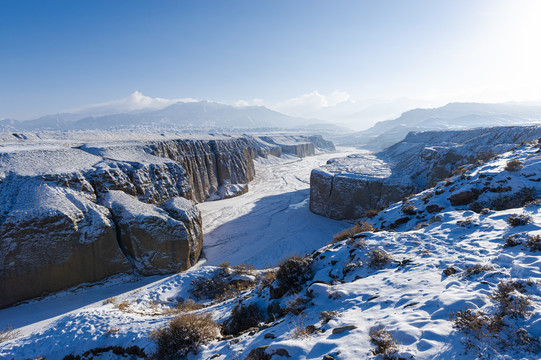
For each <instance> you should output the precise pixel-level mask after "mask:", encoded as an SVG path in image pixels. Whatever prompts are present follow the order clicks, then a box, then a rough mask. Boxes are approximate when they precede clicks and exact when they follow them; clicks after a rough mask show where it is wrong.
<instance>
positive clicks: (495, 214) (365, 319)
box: [0, 143, 541, 360]
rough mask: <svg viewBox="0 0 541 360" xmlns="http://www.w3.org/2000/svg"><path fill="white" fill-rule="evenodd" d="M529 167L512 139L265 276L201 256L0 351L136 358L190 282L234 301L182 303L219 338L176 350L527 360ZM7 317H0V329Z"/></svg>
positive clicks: (532, 307) (530, 335) (538, 285)
mask: <svg viewBox="0 0 541 360" xmlns="http://www.w3.org/2000/svg"><path fill="white" fill-rule="evenodd" d="M540 174H541V156H540V147H539V145H538V144H537V143H531V144H525V145H522V146H520V147H517V148H516V149H514V150H512V151H509V152H506V153H504V154H502V155H501V156H498V157H497V158H495V159H492V160H489V161H487V162H485V163H484V164H482V165H480V166H477V167H472V168H471V169H469V170H466V171H464V172H463V173H460V174H456V175H454V176H452V177H451V178H450V179H449V180H448V181H447V182H444V183H443V182H442V183H440V184H437V185H436V187H434V188H433V189H430V190H427V191H425V192H423V193H420V194H417V195H414V196H412V197H411V198H410V199H409V200H408V201H406V202H401V203H396V204H394V205H392V206H391V207H389V208H388V209H387V210H384V211H382V212H380V213H379V214H377V215H376V216H375V218H374V219H373V221H374V224H375V227H376V228H378V227H380V226H381V227H383V228H384V229H383V230H379V231H372V229H371V228H370V227H369V226H364V227H358V228H357V229H356V230H352V231H351V232H350V233H348V234H344V235H343V236H341V237H340V238H336V239H335V240H334V241H332V242H331V243H329V245H327V246H324V247H322V248H320V249H318V250H316V251H314V252H312V253H311V254H310V255H307V256H305V257H304V258H297V259H293V260H291V261H290V262H288V264H289V265H290V266H289V267H285V266H283V265H282V266H280V268H279V270H278V272H277V273H276V277H277V278H276V280H274V281H273V277H272V276H271V275H269V273H270V270H263V271H257V270H252V269H250V268H249V267H246V266H245V267H231V266H229V265H227V264H223V265H221V266H220V267H212V266H204V264H202V266H198V267H196V268H193V269H192V270H189V271H188V272H186V273H183V274H177V275H174V276H172V277H167V278H163V279H161V280H158V281H157V282H155V283H152V284H149V285H146V286H143V287H140V288H138V289H137V290H134V291H126V292H124V293H121V294H118V295H117V296H115V297H114V298H111V299H109V300H108V301H105V302H103V303H101V302H97V303H94V304H92V305H90V306H88V307H87V308H82V309H78V310H76V311H72V312H70V313H69V314H66V315H64V316H61V317H59V318H57V319H55V320H54V321H52V322H49V323H48V325H46V326H39V325H34V327H33V329H35V331H36V332H34V333H31V334H28V333H25V334H24V335H22V336H20V337H18V338H15V339H13V340H9V341H6V342H4V343H2V344H0V357H3V358H7V359H10V358H23V359H24V358H29V357H30V358H35V357H37V356H43V357H45V358H46V359H62V358H63V357H64V356H65V355H68V354H72V355H73V356H74V357H75V356H77V355H79V356H81V358H84V359H88V358H90V356H92V353H91V352H88V351H89V350H91V349H94V352H95V353H96V354H101V357H98V358H102V359H104V358H105V359H117V358H121V357H120V356H119V355H114V349H113V348H111V347H112V346H119V347H123V349H121V348H116V350H115V351H117V353H121V352H122V351H124V352H127V351H128V350H130V351H131V352H132V353H134V354H135V353H137V354H138V355H133V357H132V358H144V357H146V356H148V355H150V354H152V353H153V352H154V351H155V350H156V343H155V342H153V341H152V339H151V338H150V337H149V333H150V332H151V330H154V329H157V328H159V327H162V326H165V325H166V324H167V323H168V322H169V321H170V320H171V319H173V318H174V317H175V316H177V314H172V313H171V312H176V311H180V310H173V309H175V306H176V304H178V303H179V300H180V299H187V298H196V297H197V296H201V294H203V296H202V297H203V298H204V297H205V296H204V295H205V294H207V295H208V294H210V291H208V290H209V289H211V288H208V287H207V288H205V289H207V290H206V291H207V292H203V293H201V289H202V288H201V286H200V285H201V284H208V283H206V282H204V281H202V280H201V279H215V280H217V279H222V280H223V281H225V282H226V283H229V282H235V281H236V284H240V283H239V281H241V279H242V281H245V283H244V285H245V288H246V290H242V291H241V293H240V294H239V295H238V296H237V297H234V298H231V299H229V300H227V299H226V300H224V299H223V298H217V299H216V300H212V299H203V298H202V299H200V300H197V302H198V303H200V304H205V306H206V307H204V308H200V309H197V310H192V309H193V307H192V308H184V309H185V310H187V311H189V312H191V313H196V314H203V313H208V314H212V317H213V318H214V320H216V321H218V322H220V323H223V324H224V326H225V329H224V331H225V332H230V333H232V334H231V335H226V336H223V337H219V338H217V339H215V340H213V341H210V342H208V343H206V344H202V345H201V346H197V347H196V348H195V349H196V352H197V354H196V353H191V354H189V356H188V358H190V359H209V358H212V359H238V358H247V357H248V358H257V359H261V358H264V359H270V358H271V357H272V358H273V359H280V358H293V359H322V358H323V359H326V360H331V359H337V360H338V359H359V358H361V359H368V358H374V352H376V350H377V348H376V344H377V343H378V342H379V344H380V345H382V346H383V347H385V345H387V349H388V351H387V352H386V353H383V354H381V355H380V357H379V358H391V359H392V358H395V359H397V358H404V359H411V358H415V359H476V358H486V359H538V358H539V356H540V354H541V342H540V340H541V271H540V265H541V255H540V254H541V253H540V252H539V251H541V244H540V242H539V235H540V234H541V205H540V203H539V201H533V202H531V201H530V200H532V199H538V197H539V194H540V192H541V181H539V180H540V179H539V176H540ZM473 189H477V190H473ZM524 189H529V190H527V191H526V190H524ZM467 192H470V193H471V194H474V196H472V195H471V194H470V195H464V193H467ZM519 193H520V194H522V195H520V197H517V194H519ZM460 194H463V195H460ZM506 199H507V200H506ZM475 204H478V205H475ZM410 205H411V206H410ZM434 206H438V208H437V210H434V209H436V208H435V207H434ZM484 207H485V208H488V210H484V209H483V208H484ZM429 209H431V210H429ZM471 209H473V210H471ZM474 210H475V211H474ZM427 213H430V218H429V216H428V215H426V214H427ZM405 216H407V217H408V219H409V220H408V221H407V222H405V221H402V220H400V219H402V218H404V217H405ZM431 219H432V220H431ZM517 219H519V220H517ZM397 221H398V222H399V223H401V224H397ZM425 222H426V223H425ZM389 224H396V225H395V226H393V229H392V230H391V229H389V227H390V226H389ZM275 226H280V224H276V225H275ZM387 229H389V230H387ZM331 240H332V239H331V238H329V241H331ZM295 264H296V265H295ZM294 265H295V266H294ZM297 265H298V266H297ZM285 269H289V270H287V271H286V270H285ZM295 269H300V270H302V271H296V270H295ZM258 277H259V280H257V279H258ZM254 279H256V283H257V284H255V285H250V283H251V281H252V280H254ZM251 286H255V287H253V288H251ZM108 289H109V287H107V286H106V287H103V288H101V289H100V291H102V292H104V293H107V292H109V293H111V292H110V291H108ZM194 290H199V291H194ZM81 291H83V292H84V290H81ZM87 293H88V294H89V296H91V293H90V290H88V292H87ZM63 296H65V297H68V298H69V295H68V294H60V295H59V299H62V297H63ZM93 298H94V299H96V297H93ZM31 305H32V304H28V305H26V306H31ZM38 305H39V303H36V304H35V306H38ZM21 309H24V305H23V307H22V308H21ZM246 309H249V311H246ZM168 310H169V311H168ZM17 311H18V309H17V308H13V309H7V310H3V311H2V312H0V323H2V320H1V319H6V318H13V317H14V314H17ZM19 314H21V316H22V313H21V312H19ZM243 314H244V315H243ZM258 314H259V315H258ZM23 318H24V316H23ZM254 319H255V320H254ZM240 320H242V322H241V323H239V321H240ZM250 320H254V321H253V322H250ZM235 321H236V322H235ZM2 325H3V326H5V325H6V321H5V320H4V321H3V323H2ZM233 325H235V326H233ZM243 329H245V330H244V331H243ZM25 331H26V330H25ZM12 335H13V336H14V337H16V334H12ZM393 339H394V341H395V342H396V344H395V345H393V342H392V341H391V340H393ZM384 340H389V341H388V342H385V341H384ZM133 346H137V348H131V349H130V347H133ZM98 348H101V349H98ZM141 349H143V351H144V354H143V352H142V351H141ZM85 352H87V355H86V356H84V353H85ZM250 354H251V355H250ZM256 355H257V357H256ZM385 355H386V356H387V357H385ZM250 356H251V357H250ZM71 358H73V357H71ZM71 358H68V359H71Z"/></svg>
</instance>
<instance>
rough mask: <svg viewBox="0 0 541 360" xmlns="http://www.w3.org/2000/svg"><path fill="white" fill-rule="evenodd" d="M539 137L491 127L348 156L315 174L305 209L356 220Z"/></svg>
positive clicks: (413, 138) (532, 130)
mask: <svg viewBox="0 0 541 360" xmlns="http://www.w3.org/2000/svg"><path fill="white" fill-rule="evenodd" d="M539 137H541V127H539V126H524V127H518V126H517V127H495V128H484V129H475V130H463V131H430V132H428V131H427V132H421V133H410V134H409V135H408V136H407V137H406V138H405V139H404V140H403V141H401V142H399V143H397V144H395V145H393V146H391V147H390V148H388V149H386V150H385V151H382V152H379V153H376V154H373V155H367V154H361V155H352V156H349V157H347V158H343V159H336V160H334V161H330V162H329V163H328V164H327V165H325V166H323V167H322V168H319V169H314V170H313V171H312V174H311V177H310V209H311V210H312V211H313V212H314V213H316V214H319V215H323V216H326V217H330V218H333V219H341V220H343V219H357V218H361V217H364V216H365V212H366V211H367V210H376V209H379V208H381V207H384V206H387V205H389V204H391V203H393V202H395V201H398V200H400V199H402V198H403V197H405V196H408V195H410V194H412V193H414V192H419V191H421V190H423V189H425V188H427V187H429V186H432V185H434V184H435V183H436V182H438V181H440V180H442V179H445V178H447V177H449V176H450V175H451V174H452V171H453V170H455V169H457V168H459V167H460V166H462V165H465V164H469V163H474V162H475V161H477V160H481V161H484V160H487V159H488V158H490V157H491V156H493V155H495V154H500V153H503V152H505V151H507V150H509V149H511V148H513V147H514V146H516V145H517V144H518V143H520V142H523V141H529V140H533V139H537V138H539Z"/></svg>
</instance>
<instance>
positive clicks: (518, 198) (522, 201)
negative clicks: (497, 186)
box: [491, 187, 537, 210]
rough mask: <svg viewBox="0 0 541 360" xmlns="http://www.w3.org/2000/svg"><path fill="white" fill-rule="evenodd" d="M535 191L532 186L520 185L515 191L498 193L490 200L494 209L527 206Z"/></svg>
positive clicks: (534, 196)
mask: <svg viewBox="0 0 541 360" xmlns="http://www.w3.org/2000/svg"><path fill="white" fill-rule="evenodd" d="M536 197H537V191H536V190H535V188H533V187H522V188H520V189H519V190H518V191H517V192H515V193H513V194H508V195H499V196H498V197H496V198H495V199H493V200H492V201H491V207H492V208H493V209H494V210H506V209H514V208H519V207H523V206H528V204H531V203H532V201H535V199H536Z"/></svg>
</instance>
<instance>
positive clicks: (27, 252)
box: [0, 133, 314, 307]
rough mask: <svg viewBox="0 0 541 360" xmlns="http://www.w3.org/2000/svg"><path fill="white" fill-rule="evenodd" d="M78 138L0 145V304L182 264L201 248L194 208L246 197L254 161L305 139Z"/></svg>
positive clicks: (303, 144) (303, 145)
mask: <svg viewBox="0 0 541 360" xmlns="http://www.w3.org/2000/svg"><path fill="white" fill-rule="evenodd" d="M15 135H17V136H15ZM84 136H85V133H83V134H82V139H81V141H76V138H77V136H76V135H69V134H68V135H65V134H40V135H36V134H13V138H14V139H15V140H14V141H8V140H9V138H7V139H2V140H3V141H2V145H0V307H6V306H9V305H11V304H13V303H16V302H18V301H21V300H25V299H29V298H33V297H36V296H41V295H45V294H47V293H50V292H53V291H57V290H61V289H65V288H68V287H71V286H74V285H77V284H80V283H85V282H93V281H98V280H101V279H103V278H105V277H108V276H111V275H114V274H118V273H127V272H133V271H135V272H137V273H139V274H142V275H153V274H165V273H173V272H176V271H181V270H185V269H187V268H189V267H190V266H192V265H194V264H195V262H197V260H198V258H199V255H200V252H201V248H202V245H203V234H202V219H201V214H200V212H199V210H198V209H197V207H196V206H195V203H196V202H202V201H205V200H208V199H219V198H226V197H231V196H236V195H239V194H241V193H243V192H245V191H247V190H248V183H249V182H250V181H251V180H252V179H253V178H254V176H255V170H254V162H253V160H254V158H255V157H257V156H265V157H266V156H268V155H280V154H282V153H283V152H285V151H286V150H287V151H290V152H292V153H295V154H297V155H299V156H305V155H307V154H308V153H307V152H306V149H307V148H310V146H311V147H312V148H314V146H313V144H311V143H308V142H307V141H306V139H305V138H298V139H297V141H298V144H297V145H298V146H296V147H293V148H287V149H284V148H283V147H282V146H281V144H280V140H279V139H277V140H273V141H271V142H267V141H265V140H264V139H262V138H259V137H250V136H242V137H235V136H201V138H194V137H188V138H175V137H173V136H167V137H165V139H162V138H161V137H160V136H157V135H155V134H154V135H152V136H149V138H146V137H139V138H137V137H135V138H130V136H132V137H133V135H125V136H124V135H115V136H112V135H110V134H107V133H105V134H98V136H96V135H92V136H90V139H85V138H84ZM86 136H88V135H86ZM102 136H103V137H111V138H110V139H101V137H102ZM3 137H4V138H5V137H6V135H5V134H3ZM95 139H98V140H95ZM267 140H272V138H269V139H267ZM289 140H290V141H293V139H289ZM287 145H291V144H289V143H288V144H287Z"/></svg>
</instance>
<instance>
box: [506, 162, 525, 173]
mask: <svg viewBox="0 0 541 360" xmlns="http://www.w3.org/2000/svg"><path fill="white" fill-rule="evenodd" d="M523 167H524V165H522V161H520V160H511V161H508V162H507V164H506V166H505V168H504V170H506V171H520V170H522V168H523Z"/></svg>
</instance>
